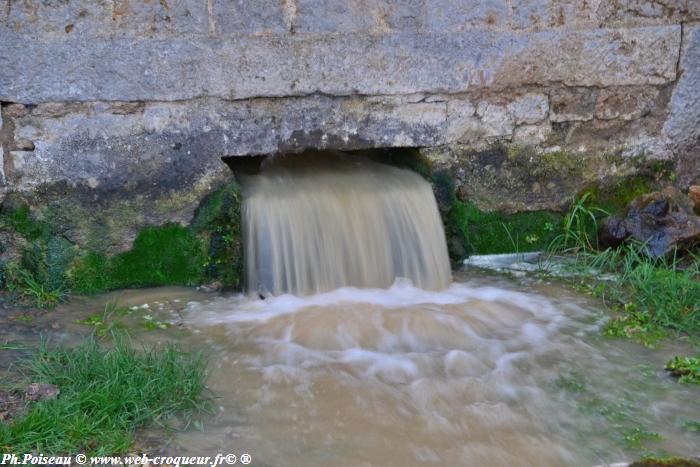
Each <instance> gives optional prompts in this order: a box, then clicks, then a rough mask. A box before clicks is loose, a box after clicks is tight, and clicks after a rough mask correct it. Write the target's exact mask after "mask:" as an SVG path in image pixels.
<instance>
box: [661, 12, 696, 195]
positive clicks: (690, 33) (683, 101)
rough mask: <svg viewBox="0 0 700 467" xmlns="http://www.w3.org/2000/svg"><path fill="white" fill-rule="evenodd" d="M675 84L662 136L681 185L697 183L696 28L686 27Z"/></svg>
mask: <svg viewBox="0 0 700 467" xmlns="http://www.w3.org/2000/svg"><path fill="white" fill-rule="evenodd" d="M683 37H684V41H683V51H682V54H681V61H680V79H679V80H678V84H677V85H676V87H675V89H674V91H673V96H672V97H671V104H670V110H669V115H668V119H667V120H666V123H665V125H664V134H665V135H666V137H667V138H668V139H669V140H670V142H671V144H672V146H673V147H674V149H675V152H676V154H677V155H678V157H679V175H680V178H681V182H683V183H686V184H690V183H698V182H700V149H699V148H700V91H699V90H700V26H697V25H696V26H693V27H688V26H686V30H685V34H684V35H683Z"/></svg>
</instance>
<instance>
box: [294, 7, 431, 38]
mask: <svg viewBox="0 0 700 467" xmlns="http://www.w3.org/2000/svg"><path fill="white" fill-rule="evenodd" d="M425 2H426V0H367V1H347V0H298V1H297V2H296V10H295V11H296V19H295V28H294V30H295V32H299V33H353V32H364V33H367V34H381V33H387V32H392V31H409V32H417V31H419V30H421V29H423V28H424V27H425V17H426V15H425V11H426V7H425Z"/></svg>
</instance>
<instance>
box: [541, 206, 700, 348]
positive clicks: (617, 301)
mask: <svg viewBox="0 0 700 467" xmlns="http://www.w3.org/2000/svg"><path fill="white" fill-rule="evenodd" d="M589 199H590V198H589V196H588V193H586V194H584V196H583V197H582V198H581V199H579V200H577V201H576V202H575V203H574V204H573V205H572V208H571V210H570V212H569V213H568V214H567V215H566V217H565V221H564V225H563V231H562V234H561V235H559V236H558V237H557V238H556V239H555V240H554V241H553V242H552V243H551V245H550V247H549V251H550V252H551V253H552V254H562V253H566V254H573V258H574V259H575V261H574V262H573V263H572V264H571V265H569V270H570V272H572V273H574V275H575V276H574V277H575V279H573V280H575V281H577V285H579V286H582V287H583V288H584V290H587V291H589V292H590V293H592V294H593V295H595V296H598V297H600V298H602V299H603V300H604V302H605V303H606V305H608V307H609V308H611V309H612V310H615V311H619V312H620V314H619V315H618V316H616V317H615V318H614V319H612V320H611V321H610V322H609V323H608V324H607V325H606V327H605V331H604V332H605V334H606V335H608V336H611V337H629V338H634V339H637V340H639V341H641V342H643V343H644V344H646V345H649V346H653V345H655V344H656V343H657V342H658V341H659V340H661V339H663V338H664V337H666V335H667V332H666V330H672V331H676V332H686V333H691V334H692V333H696V332H698V331H700V262H698V259H697V258H695V257H691V258H690V259H689V260H688V259H687V258H686V259H684V261H685V266H684V267H681V266H680V262H681V260H680V259H679V258H677V257H675V256H674V257H672V258H668V259H667V258H660V259H655V258H651V257H650V256H649V255H647V254H646V245H645V244H644V243H641V242H635V241H628V242H626V243H624V244H623V245H622V246H620V247H618V248H615V249H613V248H608V249H605V250H603V251H599V250H597V249H596V246H597V242H596V241H595V234H596V230H597V220H598V218H599V217H600V216H601V215H603V214H604V213H605V211H604V210H602V209H600V208H597V207H595V206H591V205H590V203H589Z"/></svg>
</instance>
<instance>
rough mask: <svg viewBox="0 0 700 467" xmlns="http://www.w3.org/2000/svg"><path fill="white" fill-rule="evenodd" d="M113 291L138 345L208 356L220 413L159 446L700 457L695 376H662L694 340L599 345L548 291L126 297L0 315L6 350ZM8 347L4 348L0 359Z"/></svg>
mask: <svg viewBox="0 0 700 467" xmlns="http://www.w3.org/2000/svg"><path fill="white" fill-rule="evenodd" d="M114 300H118V301H119V304H120V305H121V306H124V307H131V308H132V309H131V311H130V313H129V314H128V315H126V316H122V317H118V318H117V319H116V321H118V322H120V323H121V325H122V326H124V327H126V328H128V329H129V332H130V333H131V334H132V336H133V338H134V340H135V341H137V342H144V343H149V344H159V343H163V342H165V341H168V340H176V341H179V342H180V343H182V345H183V346H185V347H187V348H191V349H197V350H200V349H203V350H205V351H206V352H208V354H209V355H210V376H209V379H208V385H209V387H210V389H211V391H212V392H213V394H214V395H215V397H216V399H215V401H216V407H217V408H216V413H215V414H214V415H211V416H204V417H202V418H201V420H200V421H201V426H200V425H199V423H198V424H196V426H192V427H190V428H189V429H187V430H184V431H177V432H170V433H169V432H165V431H163V430H159V429H152V430H147V431H146V432H144V433H141V434H140V438H141V439H142V440H143V443H148V445H149V449H150V450H151V451H152V452H153V453H164V454H170V455H184V454H205V455H215V454H217V453H224V454H225V453H229V452H231V453H236V454H240V453H243V452H245V453H249V454H250V455H251V456H252V458H253V463H252V465H273V466H286V465H305V466H328V465H334V466H358V465H376V466H394V465H396V466H410V465H475V466H476V465H478V466H501V465H502V466H516V465H517V466H528V465H531V466H561V465H581V466H592V465H597V464H601V463H603V462H619V461H631V460H633V459H635V458H639V457H641V456H642V455H645V454H648V453H672V454H677V455H697V454H698V453H700V434H699V433H698V432H697V431H693V429H692V427H693V425H692V422H693V421H695V422H698V421H700V404H698V396H700V387H698V386H691V385H682V384H679V383H677V382H676V381H674V380H673V379H672V378H670V377H669V376H667V375H666V374H665V372H664V371H663V364H664V362H665V361H666V360H667V359H668V358H670V357H671V356H673V355H675V354H677V353H686V354H687V353H689V352H693V351H695V350H697V349H693V348H691V347H690V346H689V345H688V344H685V343H682V342H676V343H666V344H664V345H663V346H662V347H661V348H660V349H656V350H649V349H646V348H644V347H642V346H640V345H637V344H635V343H632V342H629V341H623V340H611V339H608V338H605V337H603V336H602V335H601V332H600V328H601V326H602V325H603V324H604V322H605V320H606V319H607V318H606V315H605V314H603V313H602V312H600V311H599V309H600V304H599V303H597V302H595V301H593V300H591V299H589V298H587V297H584V296H581V295H578V294H577V293H575V292H572V291H570V290H568V289H566V288H563V287H561V286H559V285H556V284H550V283H547V282H539V281H536V280H532V279H528V278H520V279H517V280H515V279H510V278H506V277H502V276H484V275H475V274H468V273H460V274H457V275H456V276H455V281H454V282H453V284H452V285H451V286H450V287H449V288H448V289H446V290H443V291H440V292H430V291H423V290H420V289H416V288H413V287H411V286H410V285H409V284H407V283H397V284H395V285H394V286H393V287H391V288H390V289H388V290H360V289H350V288H346V289H339V290H335V291H332V292H328V293H324V294H320V295H314V296H311V297H304V298H297V297H292V296H280V297H275V298H271V299H268V300H264V301H263V300H251V299H249V298H246V297H244V296H239V295H228V296H227V295H220V294H205V293H200V292H197V291H195V290H192V289H185V288H158V289H146V290H130V291H120V292H115V293H111V294H105V295H103V296H99V297H93V298H89V299H86V298H82V299H75V300H73V301H71V302H70V303H69V304H65V305H62V306H61V307H59V308H58V309H57V310H55V311H52V312H50V313H47V314H46V315H43V316H41V317H39V318H37V319H36V320H35V321H34V322H32V323H23V322H21V321H18V320H16V319H11V320H9V321H8V320H7V319H4V320H3V321H4V326H3V327H2V330H0V343H3V342H7V341H10V342H24V343H26V344H29V345H32V344H36V343H37V342H38V340H39V334H40V331H41V333H43V334H44V335H45V336H49V338H50V339H51V341H52V342H65V343H72V342H78V341H79V340H80V337H81V336H82V335H85V334H86V333H88V332H89V327H87V326H85V325H79V324H75V321H76V320H78V319H81V318H84V317H86V316H88V315H90V314H93V313H95V312H96V311H98V310H100V309H101V308H102V307H103V305H104V304H105V303H108V302H110V301H114ZM5 314H7V313H5ZM52 326H53V327H52ZM56 328H57V329H56ZM161 328H165V329H161ZM14 357H16V351H14V352H13V351H0V363H1V364H2V365H3V367H6V365H7V364H9V363H10V361H9V360H10V359H11V358H14ZM696 429H697V428H696Z"/></svg>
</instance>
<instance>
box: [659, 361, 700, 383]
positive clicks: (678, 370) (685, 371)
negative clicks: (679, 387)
mask: <svg viewBox="0 0 700 467" xmlns="http://www.w3.org/2000/svg"><path fill="white" fill-rule="evenodd" d="M665 368H666V370H667V371H669V372H670V373H671V374H672V375H673V376H676V377H678V381H679V382H681V383H693V384H700V357H674V358H672V359H671V360H670V361H669V362H668V363H666V366H665Z"/></svg>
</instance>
